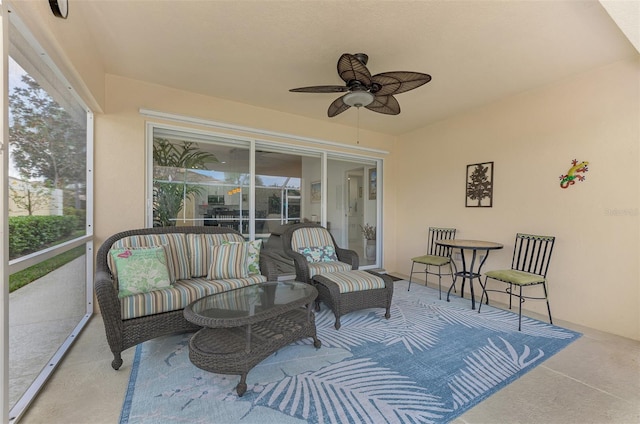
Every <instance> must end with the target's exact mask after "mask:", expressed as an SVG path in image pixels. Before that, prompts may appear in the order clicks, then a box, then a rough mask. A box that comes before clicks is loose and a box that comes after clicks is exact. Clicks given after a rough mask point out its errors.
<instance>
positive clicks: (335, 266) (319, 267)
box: [309, 261, 352, 278]
mask: <svg viewBox="0 0 640 424" xmlns="http://www.w3.org/2000/svg"><path fill="white" fill-rule="evenodd" d="M351 269H352V267H351V264H348V263H345V262H340V261H332V262H310V263H309V278H312V277H313V276H314V275H320V274H328V273H330V272H338V271H350V270H351Z"/></svg>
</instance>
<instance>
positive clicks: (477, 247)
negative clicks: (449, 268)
mask: <svg viewBox="0 0 640 424" xmlns="http://www.w3.org/2000/svg"><path fill="white" fill-rule="evenodd" d="M436 244H438V245H440V246H445V247H450V248H451V249H460V256H461V257H462V271H458V272H455V273H454V274H455V276H456V279H457V277H462V287H461V288H460V296H461V297H464V283H465V281H466V280H467V279H468V280H469V286H470V288H471V309H475V308H476V300H475V297H474V293H473V279H474V278H477V279H478V282H479V283H480V286H482V281H481V280H480V273H481V271H482V265H484V263H485V262H486V260H487V258H488V257H489V251H491V250H498V249H502V248H503V247H504V246H503V245H502V244H500V243H494V242H492V241H481V240H455V239H454V240H439V241H436ZM465 250H470V251H471V252H472V253H471V264H470V265H469V268H467V261H466V259H465V255H464V251H465ZM478 251H482V252H483V253H484V257H483V258H482V261H480V263H479V264H478V267H477V268H474V267H475V264H476V256H477V252H478ZM474 269H475V271H474ZM454 285H455V280H453V284H451V287H449V291H447V302H448V301H449V295H450V294H451V289H452V288H453V287H454ZM487 301H488V299H487Z"/></svg>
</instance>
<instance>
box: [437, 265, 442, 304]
mask: <svg viewBox="0 0 640 424" xmlns="http://www.w3.org/2000/svg"><path fill="white" fill-rule="evenodd" d="M441 270H442V267H441V266H439V267H438V294H439V295H440V300H442V272H441Z"/></svg>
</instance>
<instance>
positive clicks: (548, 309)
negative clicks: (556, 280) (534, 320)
mask: <svg viewBox="0 0 640 424" xmlns="http://www.w3.org/2000/svg"><path fill="white" fill-rule="evenodd" d="M542 288H543V289H544V298H545V300H546V301H547V311H549V324H553V320H552V319H551V306H550V305H549V296H548V295H547V284H546V283H544V282H543V283H542Z"/></svg>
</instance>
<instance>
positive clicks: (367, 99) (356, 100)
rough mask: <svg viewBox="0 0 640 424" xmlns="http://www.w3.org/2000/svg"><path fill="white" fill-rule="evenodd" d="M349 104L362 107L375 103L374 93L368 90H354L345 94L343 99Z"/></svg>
mask: <svg viewBox="0 0 640 424" xmlns="http://www.w3.org/2000/svg"><path fill="white" fill-rule="evenodd" d="M342 100H343V101H344V103H345V104H347V105H349V106H355V107H362V106H368V105H370V104H371V103H373V94H371V93H369V92H368V91H353V92H351V93H348V94H345V96H344V97H343V99H342Z"/></svg>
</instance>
